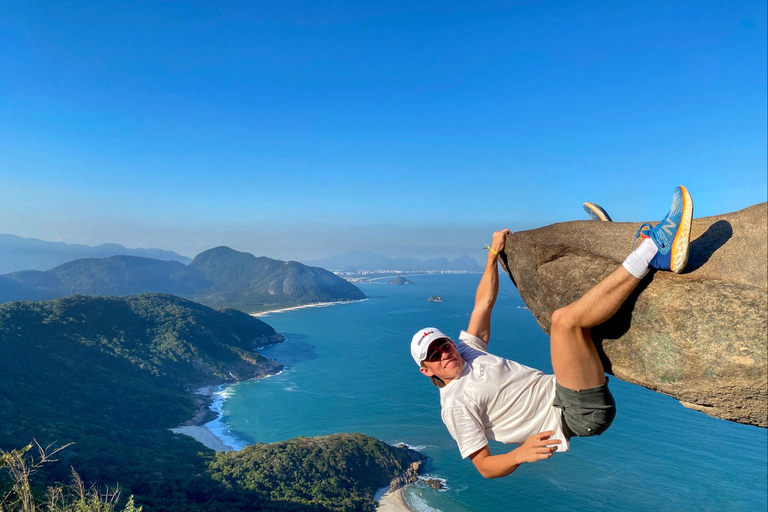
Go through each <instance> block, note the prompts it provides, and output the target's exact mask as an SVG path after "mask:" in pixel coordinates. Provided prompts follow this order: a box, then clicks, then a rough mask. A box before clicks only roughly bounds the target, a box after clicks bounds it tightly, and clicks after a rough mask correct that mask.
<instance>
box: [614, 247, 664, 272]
mask: <svg viewBox="0 0 768 512" xmlns="http://www.w3.org/2000/svg"><path fill="white" fill-rule="evenodd" d="M657 252H659V248H658V247H656V244H655V243H654V242H653V240H651V239H650V238H646V239H645V240H643V243H641V244H640V247H638V248H637V249H635V250H634V251H632V253H631V254H630V255H629V256H627V259H626V260H624V263H622V265H623V266H624V268H625V269H627V272H629V273H630V274H632V275H633V276H635V277H636V278H638V279H642V278H644V277H645V275H646V274H647V273H648V264H649V263H651V260H652V259H653V257H654V256H656V253H657Z"/></svg>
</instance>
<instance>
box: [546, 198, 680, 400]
mask: <svg viewBox="0 0 768 512" xmlns="http://www.w3.org/2000/svg"><path fill="white" fill-rule="evenodd" d="M692 217H693V201H692V200H691V197H690V195H689V194H688V191H687V190H686V189H685V188H684V187H677V189H676V190H675V195H674V197H673V200H672V208H671V209H670V212H669V213H668V214H667V216H666V217H665V218H664V219H663V220H662V221H661V222H660V223H659V224H658V225H657V226H656V227H655V228H653V227H651V226H650V225H646V224H644V225H643V226H641V227H640V230H638V234H637V235H636V238H637V237H639V236H642V237H643V238H644V239H645V240H644V241H643V243H642V244H641V245H640V247H638V248H637V249H636V250H635V251H634V252H633V253H632V254H630V255H629V256H628V257H627V259H626V260H625V262H624V264H623V265H622V266H621V267H619V268H618V269H616V270H615V271H614V272H613V273H612V274H611V275H609V276H608V277H606V278H605V279H603V280H602V281H600V282H599V283H598V284H597V285H596V286H595V287H594V288H592V289H591V290H589V291H588V292H587V293H585V294H584V295H583V296H582V297H581V298H580V299H579V300H577V301H576V302H574V303H572V304H569V305H568V306H566V307H564V308H561V309H558V310H556V311H555V312H554V313H552V329H551V334H550V347H551V356H552V367H553V369H554V371H555V377H556V378H557V382H558V383H559V384H560V385H561V386H564V387H566V388H570V389H572V390H575V391H580V390H582V389H589V388H595V387H598V386H602V385H603V384H604V383H605V372H604V369H603V364H602V362H601V361H600V356H599V355H598V353H597V349H596V348H595V344H594V343H593V341H592V336H591V334H590V331H589V330H590V328H592V327H595V326H596V325H600V324H601V323H603V322H605V321H607V320H608V319H609V318H611V317H612V316H613V315H614V314H616V312H617V311H618V310H619V308H620V307H621V305H622V304H623V303H624V301H625V300H627V298H628V297H629V295H630V294H631V293H632V291H633V290H634V289H635V287H636V286H637V285H638V284H639V283H640V280H641V279H642V278H643V276H644V275H645V273H647V272H648V267H649V266H651V267H653V268H657V269H662V270H672V271H674V272H680V271H682V270H683V268H684V267H685V264H686V262H687V261H688V243H689V237H690V229H691V219H692ZM646 226H647V227H648V229H645V227H646Z"/></svg>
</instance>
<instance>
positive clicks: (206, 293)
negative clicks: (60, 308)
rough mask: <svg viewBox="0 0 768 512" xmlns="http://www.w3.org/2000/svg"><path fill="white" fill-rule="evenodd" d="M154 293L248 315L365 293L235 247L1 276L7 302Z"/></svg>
mask: <svg viewBox="0 0 768 512" xmlns="http://www.w3.org/2000/svg"><path fill="white" fill-rule="evenodd" d="M146 292H155V293H168V294H173V295H179V296H181V297H185V298H187V299H190V300H193V301H195V302H199V303H201V304H204V305H206V306H210V307H214V308H223V307H228V308H234V309H239V310H241V311H244V312H246V313H253V312H258V311H265V310H268V309H277V308H284V307H292V306H299V305H304V304H312V303H317V302H334V301H343V300H357V299H364V298H365V294H364V293H363V292H362V291H360V289H359V288H357V287H356V286H355V285H353V284H352V283H349V282H347V281H345V280H343V279H341V278H339V277H337V276H335V275H334V274H332V273H331V272H328V271H327V270H324V269H322V268H314V267H308V266H306V265H303V264H301V263H298V262H295V261H280V260H273V259H270V258H266V257H258V258H257V257H256V256H254V255H252V254H249V253H245V252H238V251H235V250H233V249H230V248H228V247H216V248H214V249H210V250H208V251H205V252H202V253H200V254H198V255H197V256H196V257H195V259H194V260H192V262H191V263H190V264H189V265H184V264H182V263H180V262H178V261H162V260H158V259H152V258H143V257H138V256H124V255H121V256H110V257H108V258H86V259H80V260H75V261H70V262H68V263H64V264H63V265H59V266H57V267H55V268H53V269H50V270H46V271H40V270H25V271H19V272H11V273H8V274H5V275H1V276H0V303H1V302H9V301H18V300H50V299H55V298H58V297H64V296H67V295H72V294H81V295H101V296H104V295H109V296H123V295H135V294H140V293H146Z"/></svg>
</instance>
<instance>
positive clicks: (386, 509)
mask: <svg viewBox="0 0 768 512" xmlns="http://www.w3.org/2000/svg"><path fill="white" fill-rule="evenodd" d="M376 512H413V510H411V508H410V507H409V506H408V504H407V503H406V502H405V498H404V497H403V490H402V489H398V490H396V491H391V492H387V493H386V494H384V496H382V497H381V499H380V500H379V504H378V506H377V507H376Z"/></svg>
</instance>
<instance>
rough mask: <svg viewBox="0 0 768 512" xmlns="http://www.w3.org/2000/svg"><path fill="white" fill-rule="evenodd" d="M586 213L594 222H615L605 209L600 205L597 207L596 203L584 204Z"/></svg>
mask: <svg viewBox="0 0 768 512" xmlns="http://www.w3.org/2000/svg"><path fill="white" fill-rule="evenodd" d="M584 211H585V212H587V213H588V214H589V217H590V218H591V219H592V220H602V221H606V222H613V219H611V216H610V215H608V212H606V211H605V210H603V208H602V207H601V206H600V205H597V204H595V203H584Z"/></svg>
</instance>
